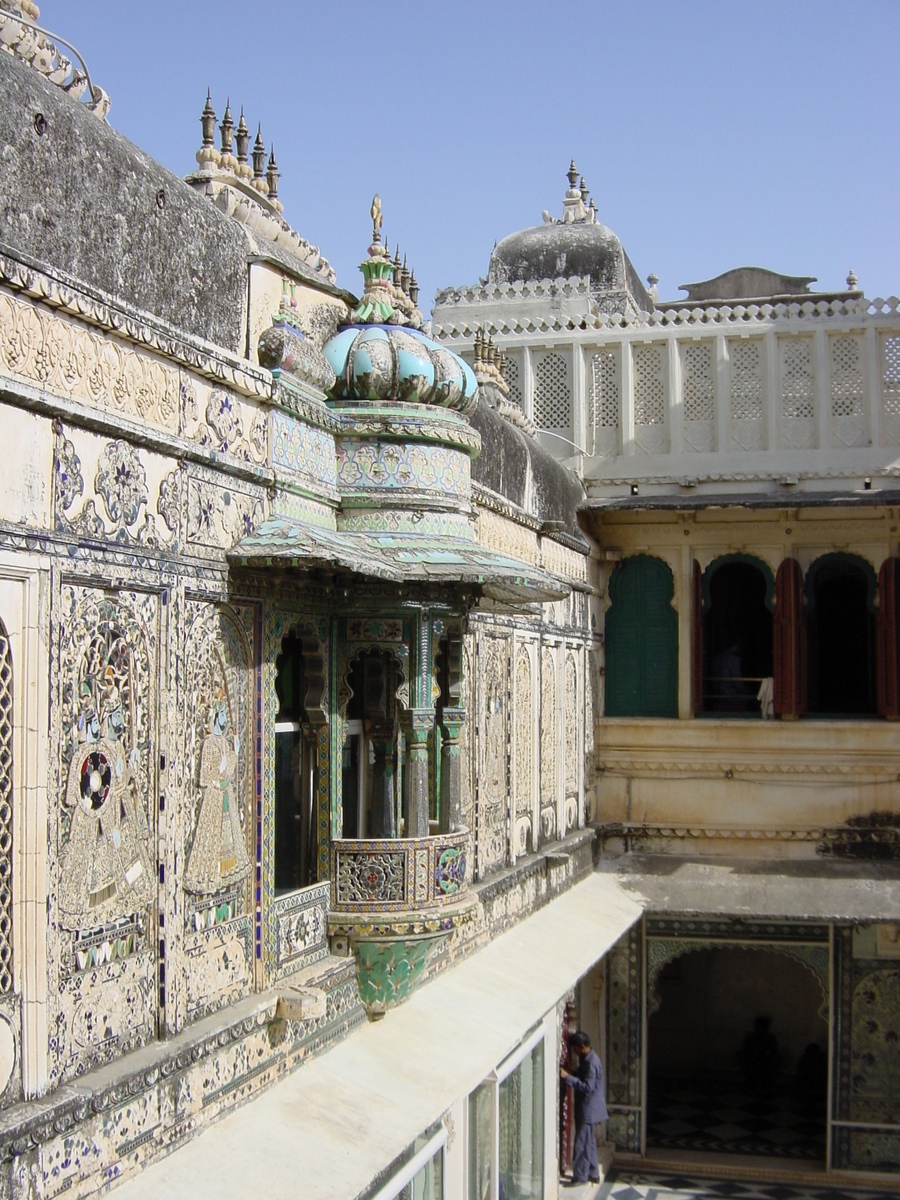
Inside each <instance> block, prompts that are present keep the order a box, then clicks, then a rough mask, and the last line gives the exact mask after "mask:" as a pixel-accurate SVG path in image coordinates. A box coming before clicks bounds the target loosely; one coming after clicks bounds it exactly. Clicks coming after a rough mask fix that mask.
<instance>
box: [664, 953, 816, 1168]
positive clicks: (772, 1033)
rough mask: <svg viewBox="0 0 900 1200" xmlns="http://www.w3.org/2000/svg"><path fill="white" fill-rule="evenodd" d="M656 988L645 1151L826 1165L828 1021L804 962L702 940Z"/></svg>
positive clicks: (674, 964)
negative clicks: (704, 944) (711, 944)
mask: <svg viewBox="0 0 900 1200" xmlns="http://www.w3.org/2000/svg"><path fill="white" fill-rule="evenodd" d="M656 994H657V996H658V998H659V1007H658V1008H657V1009H656V1011H654V1012H652V1013H651V1014H650V1016H649V1019H648V1023H647V1028H648V1059H647V1064H648V1078H647V1097H648V1106H647V1107H648V1111H647V1145H648V1147H654V1148H657V1149H665V1150H679V1151H695V1152H697V1153H705V1154H708V1153H711V1152H712V1153H722V1154H748V1155H761V1156H765V1157H769V1158H773V1157H777V1158H793V1159H803V1160H805V1161H807V1162H812V1161H815V1162H822V1161H824V1159H825V1140H826V1090H827V1074H828V1058H827V1053H828V1049H827V1048H828V1023H827V1020H826V1019H825V1017H824V1016H823V1015H822V1013H821V1011H820V1010H821V1008H822V1005H823V996H822V989H821V986H820V983H819V981H818V979H817V978H816V976H815V975H814V974H813V973H812V972H811V971H810V970H809V969H808V968H807V967H805V966H804V965H803V964H802V963H800V962H798V961H797V960H795V959H793V958H790V957H789V956H787V955H785V954H781V953H779V952H777V951H773V950H764V949H757V948H747V949H744V948H739V949H738V948H732V947H708V948H706V949H702V950H697V951H694V952H692V953H688V954H685V955H682V956H681V957H680V958H678V959H676V960H675V961H674V962H671V963H669V964H667V965H666V966H665V967H663V968H662V970H661V971H660V973H659V976H658V977H657V985H656ZM760 1018H762V1019H763V1022H766V1023H765V1024H763V1023H761V1022H760Z"/></svg>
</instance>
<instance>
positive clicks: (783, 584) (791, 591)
mask: <svg viewBox="0 0 900 1200" xmlns="http://www.w3.org/2000/svg"><path fill="white" fill-rule="evenodd" d="M772 633H773V639H772V641H773V646H772V651H773V653H772V659H773V663H772V670H773V672H774V700H775V704H774V707H775V712H776V713H778V714H779V715H781V716H784V717H799V716H801V715H802V714H803V713H805V712H806V620H805V613H804V611H803V572H802V571H801V569H800V564H799V563H798V562H797V560H796V559H795V558H786V559H785V560H784V562H782V563H781V565H780V566H779V568H778V573H777V574H776V576H775V618H774V621H773V630H772Z"/></svg>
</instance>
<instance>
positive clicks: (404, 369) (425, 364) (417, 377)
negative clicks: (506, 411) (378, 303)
mask: <svg viewBox="0 0 900 1200" xmlns="http://www.w3.org/2000/svg"><path fill="white" fill-rule="evenodd" d="M322 353H323V355H324V356H325V358H326V360H327V361H328V363H329V364H330V365H331V367H332V369H333V370H334V374H335V384H334V386H333V387H332V389H331V391H330V393H329V394H330V396H331V397H332V399H335V400H357V401H362V402H364V403H376V404H377V403H386V402H387V401H390V400H397V401H403V402H407V403H419V404H435V405H440V406H442V407H444V408H454V409H456V410H457V411H459V412H461V413H463V414H465V413H469V412H471V411H473V410H474V408H475V405H476V404H477V400H478V381H477V380H476V378H475V375H474V374H473V372H472V369H471V367H469V366H468V364H467V363H465V362H463V360H462V359H461V358H460V357H459V356H458V355H456V354H453V353H452V351H450V350H448V349H447V348H446V347H445V346H439V345H438V343H437V342H433V341H432V340H431V338H427V337H425V335H424V334H422V333H419V331H418V330H415V329H410V328H409V327H404V326H399V325H350V326H346V327H345V328H343V329H341V330H339V332H338V333H336V334H335V335H334V337H333V338H331V339H330V341H328V342H326V343H325V346H324V347H323V349H322Z"/></svg>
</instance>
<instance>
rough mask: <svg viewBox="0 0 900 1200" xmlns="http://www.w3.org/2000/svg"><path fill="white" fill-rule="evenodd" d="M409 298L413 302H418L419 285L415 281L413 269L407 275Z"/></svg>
mask: <svg viewBox="0 0 900 1200" xmlns="http://www.w3.org/2000/svg"><path fill="white" fill-rule="evenodd" d="M409 298H410V300H412V302H413V304H418V302H419V285H418V284H417V283H416V273H415V271H411V272H410V276H409Z"/></svg>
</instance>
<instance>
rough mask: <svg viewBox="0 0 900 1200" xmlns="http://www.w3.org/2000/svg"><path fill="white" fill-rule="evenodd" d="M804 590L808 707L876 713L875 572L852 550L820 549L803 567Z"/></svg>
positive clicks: (852, 713)
mask: <svg viewBox="0 0 900 1200" xmlns="http://www.w3.org/2000/svg"><path fill="white" fill-rule="evenodd" d="M805 592H806V611H807V640H808V659H807V668H808V674H807V679H808V695H809V711H810V712H811V713H822V714H829V715H834V716H862V715H865V714H871V715H874V714H875V712H876V711H877V708H876V703H877V688H876V666H875V594H876V580H875V572H874V571H873V569H872V567H871V566H870V565H869V563H867V562H866V561H865V559H862V558H859V557H858V556H857V555H855V554H824V555H822V557H821V558H817V559H816V561H815V562H814V563H813V564H812V566H811V567H810V569H809V571H808V572H807V576H806V586H805Z"/></svg>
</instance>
